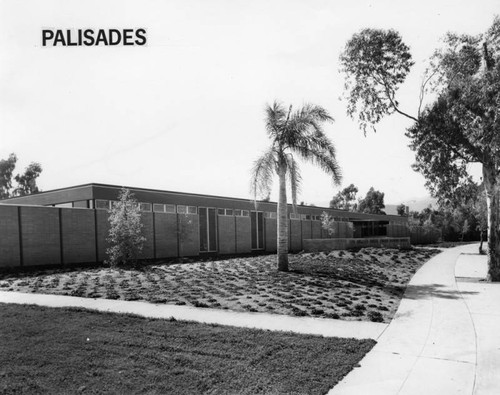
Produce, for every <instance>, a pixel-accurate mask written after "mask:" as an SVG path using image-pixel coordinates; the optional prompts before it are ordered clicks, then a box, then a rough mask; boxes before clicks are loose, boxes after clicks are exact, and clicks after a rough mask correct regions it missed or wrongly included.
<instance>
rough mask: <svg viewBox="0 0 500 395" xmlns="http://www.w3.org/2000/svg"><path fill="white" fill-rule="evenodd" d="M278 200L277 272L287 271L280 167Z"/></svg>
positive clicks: (285, 215) (281, 169) (283, 182)
mask: <svg viewBox="0 0 500 395" xmlns="http://www.w3.org/2000/svg"><path fill="white" fill-rule="evenodd" d="M278 177H279V185H280V187H279V198H278V271H280V272H287V271H288V213H287V203H286V169H285V167H284V166H283V165H280V167H279V169H278Z"/></svg>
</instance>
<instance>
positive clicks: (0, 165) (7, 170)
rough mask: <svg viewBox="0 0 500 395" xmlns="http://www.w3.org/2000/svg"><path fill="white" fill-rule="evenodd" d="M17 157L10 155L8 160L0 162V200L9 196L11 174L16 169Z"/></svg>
mask: <svg viewBox="0 0 500 395" xmlns="http://www.w3.org/2000/svg"><path fill="white" fill-rule="evenodd" d="M16 162H17V156H16V154H10V155H9V158H8V159H2V160H0V199H6V198H8V197H10V196H11V189H12V174H13V173H14V169H15V167H16Z"/></svg>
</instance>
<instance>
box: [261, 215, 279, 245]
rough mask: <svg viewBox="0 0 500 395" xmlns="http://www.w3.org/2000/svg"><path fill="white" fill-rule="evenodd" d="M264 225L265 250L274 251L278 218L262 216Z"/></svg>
mask: <svg viewBox="0 0 500 395" xmlns="http://www.w3.org/2000/svg"><path fill="white" fill-rule="evenodd" d="M264 226H265V229H266V243H265V246H266V251H268V252H276V251H277V249H278V245H277V236H278V233H277V232H278V220H277V219H274V218H264Z"/></svg>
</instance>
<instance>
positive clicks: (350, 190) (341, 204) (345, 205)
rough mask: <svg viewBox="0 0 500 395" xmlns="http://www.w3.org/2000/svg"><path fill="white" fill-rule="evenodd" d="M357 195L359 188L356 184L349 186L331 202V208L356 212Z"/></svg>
mask: <svg viewBox="0 0 500 395" xmlns="http://www.w3.org/2000/svg"><path fill="white" fill-rule="evenodd" d="M357 193H358V188H357V187H356V186H354V184H351V185H349V186H348V187H346V188H344V189H342V191H340V192H339V193H337V194H336V195H335V196H334V197H333V199H332V200H330V208H335V209H340V210H349V211H355V210H356V208H357V205H356V203H354V202H355V201H356V194H357Z"/></svg>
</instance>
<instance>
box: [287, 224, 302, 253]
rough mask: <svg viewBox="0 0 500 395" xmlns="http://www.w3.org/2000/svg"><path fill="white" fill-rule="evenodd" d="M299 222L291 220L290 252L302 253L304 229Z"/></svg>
mask: <svg viewBox="0 0 500 395" xmlns="http://www.w3.org/2000/svg"><path fill="white" fill-rule="evenodd" d="M301 222H302V221H299V220H290V222H289V226H288V231H289V233H290V244H289V246H288V248H289V250H290V251H300V250H301V249H302V228H301Z"/></svg>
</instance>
